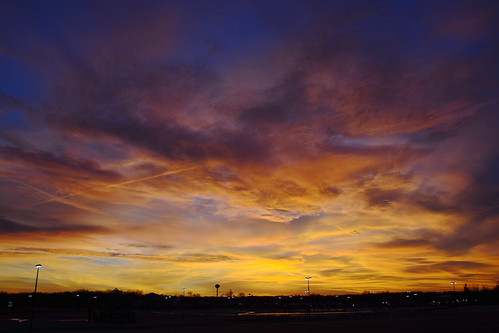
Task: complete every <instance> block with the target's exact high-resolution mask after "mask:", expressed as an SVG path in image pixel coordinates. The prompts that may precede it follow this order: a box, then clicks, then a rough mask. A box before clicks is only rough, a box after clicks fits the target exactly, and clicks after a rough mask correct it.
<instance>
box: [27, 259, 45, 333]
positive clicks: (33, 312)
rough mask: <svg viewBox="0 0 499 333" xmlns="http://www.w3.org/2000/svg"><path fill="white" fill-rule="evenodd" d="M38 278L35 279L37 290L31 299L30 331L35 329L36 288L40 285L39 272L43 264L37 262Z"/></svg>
mask: <svg viewBox="0 0 499 333" xmlns="http://www.w3.org/2000/svg"><path fill="white" fill-rule="evenodd" d="M35 268H36V279H35V291H34V292H33V298H32V299H31V302H32V304H31V319H30V321H29V331H30V332H31V331H32V330H33V316H34V315H35V295H36V288H37V287H38V274H39V273H40V268H42V265H40V264H36V265H35Z"/></svg>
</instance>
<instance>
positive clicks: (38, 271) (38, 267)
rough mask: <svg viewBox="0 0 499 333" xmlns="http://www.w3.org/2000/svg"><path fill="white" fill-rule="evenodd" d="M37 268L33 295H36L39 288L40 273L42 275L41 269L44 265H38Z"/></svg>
mask: <svg viewBox="0 0 499 333" xmlns="http://www.w3.org/2000/svg"><path fill="white" fill-rule="evenodd" d="M35 268H36V280H35V291H34V292H33V294H36V287H37V286H38V273H40V268H42V265H40V264H37V265H36V266H35Z"/></svg>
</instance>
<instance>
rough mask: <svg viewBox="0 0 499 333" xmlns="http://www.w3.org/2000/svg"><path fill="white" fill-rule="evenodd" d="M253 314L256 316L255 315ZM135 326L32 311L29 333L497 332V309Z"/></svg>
mask: <svg viewBox="0 0 499 333" xmlns="http://www.w3.org/2000/svg"><path fill="white" fill-rule="evenodd" d="M257 313H258V311H257ZM134 314H135V322H132V323H127V324H122V323H103V322H88V321H87V319H88V312H87V311H86V310H85V309H36V310H35V313H34V321H33V332H107V333H113V332H130V333H134V332H144V333H153V332H154V333H155V332H220V333H224V332H227V333H228V332H231V333H233V332H256V333H263V332H272V333H277V332H287V333H294V332H300V333H303V332H314V333H316V332H350V333H351V332H453V333H456V332H463V333H464V332H499V306H466V307H459V308H443V309H442V308H438V309H436V308H417V309H415V308H396V309H390V310H386V311H382V312H373V311H371V310H369V309H366V310H365V311H357V312H350V313H327V314H325V313H317V312H316V313H314V312H312V313H311V314H310V316H309V315H308V313H307V312H298V313H296V314H294V315H280V316H279V315H270V314H268V315H254V314H247V315H241V314H240V312H239V314H238V313H235V312H232V311H230V310H223V309H222V310H215V311H203V310H185V311H182V310H175V311H171V310H170V311H154V310H137V311H135V312H134ZM30 315H31V312H30V311H29V310H26V309H24V310H16V309H2V310H1V312H0V332H13V333H14V332H29V318H30Z"/></svg>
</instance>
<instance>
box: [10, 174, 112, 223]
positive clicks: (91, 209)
mask: <svg viewBox="0 0 499 333" xmlns="http://www.w3.org/2000/svg"><path fill="white" fill-rule="evenodd" d="M9 178H10V179H11V180H13V181H15V182H16V183H19V184H21V185H23V186H26V187H27V188H30V189H32V190H34V191H36V192H38V193H41V194H44V195H46V196H48V197H50V198H51V199H50V200H47V201H45V202H50V201H59V202H62V203H64V204H66V205H69V206H73V207H75V208H79V209H82V210H86V211H89V212H92V213H97V214H101V215H107V216H110V214H109V213H107V212H105V211H103V210H100V209H97V208H94V207H90V206H86V205H83V204H80V203H77V202H72V201H69V200H66V198H65V197H57V196H55V195H53V194H50V193H48V192H46V191H44V190H42V189H39V188H37V187H35V186H33V185H29V184H26V183H25V182H22V181H20V180H19V179H16V178H13V177H9ZM35 205H36V204H35ZM35 205H32V206H35Z"/></svg>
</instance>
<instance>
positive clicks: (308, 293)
mask: <svg viewBox="0 0 499 333" xmlns="http://www.w3.org/2000/svg"><path fill="white" fill-rule="evenodd" d="M305 280H307V295H308V296H310V280H312V277H311V276H308V277H306V278H305Z"/></svg>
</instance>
